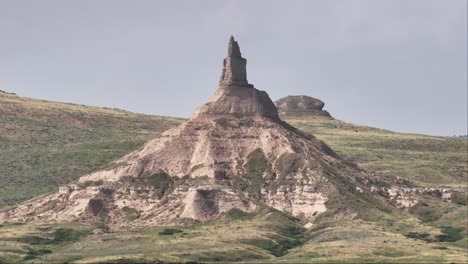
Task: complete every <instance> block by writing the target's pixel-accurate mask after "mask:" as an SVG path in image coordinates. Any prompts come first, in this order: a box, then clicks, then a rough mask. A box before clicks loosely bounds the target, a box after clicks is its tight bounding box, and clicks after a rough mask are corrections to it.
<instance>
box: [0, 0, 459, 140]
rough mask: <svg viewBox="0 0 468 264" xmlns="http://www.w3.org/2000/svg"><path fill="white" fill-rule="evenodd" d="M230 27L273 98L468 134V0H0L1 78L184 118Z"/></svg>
mask: <svg viewBox="0 0 468 264" xmlns="http://www.w3.org/2000/svg"><path fill="white" fill-rule="evenodd" d="M231 34H233V35H234V36H235V38H236V40H238V41H239V45H240V47H241V51H242V54H243V56H244V57H245V58H247V60H248V63H247V70H248V79H249V82H250V83H252V84H254V85H255V87H256V88H258V89H260V90H265V91H267V92H268V93H269V94H270V96H271V98H272V99H273V100H276V99H279V98H281V97H283V96H287V95H301V94H304V95H309V96H313V97H317V98H320V99H322V100H323V101H324V102H325V103H326V106H325V108H326V109H327V110H328V111H329V112H330V113H331V114H332V115H333V116H335V117H336V118H339V119H342V120H345V121H349V122H353V123H358V124H365V125H370V126H375V127H381V128H386V129H391V130H395V131H402V132H417V133H425V134H433V135H453V134H466V133H467V132H466V131H467V1H466V0H438V1H430V0H419V1H418V0H388V1H384V0H380V1H377V0H368V1H358V0H343V1H330V0H326V1H325V0H323V1H315V0H305V1H299V0H292V1H269V0H261V1H260V0H258V1H255V0H249V1H247V0H244V1H242V0H238V1H229V0H223V1H221V0H212V1H189V0H187V1H155V0H152V1H139V0H137V1H135V0H132V1H130V0H127V1H116V0H108V1H105V0H99V1H96V0H89V1H84V0H80V1H78V0H77V1H61V0H56V1H48V0H41V1H34V0H30V1H22V0H10V1H7V0H0V89H1V90H6V91H9V92H15V93H18V94H19V95H21V96H27V97H33V98H41V99H48V100H55V101H64V102H74V103H80V104H87V105H96V106H107V107H118V108H122V109H126V110H130V111H135V112H141V113H148V114H158V115H170V116H180V117H188V116H190V114H191V113H192V111H193V110H194V109H195V108H196V107H198V106H200V105H201V104H203V103H204V102H205V101H207V100H208V99H209V98H210V97H211V96H212V95H213V93H214V90H215V88H216V86H217V84H218V80H219V77H220V74H221V66H222V60H223V58H224V57H225V55H226V52H227V43H228V40H229V36H230V35H231Z"/></svg>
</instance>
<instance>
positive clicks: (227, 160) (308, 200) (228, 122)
mask: <svg viewBox="0 0 468 264" xmlns="http://www.w3.org/2000/svg"><path fill="white" fill-rule="evenodd" d="M245 66H246V60H245V59H244V58H242V56H241V53H240V49H239V46H238V44H237V42H236V41H235V40H234V38H231V40H230V42H229V49H228V56H227V58H226V59H225V60H224V65H223V72H222V76H221V80H220V83H219V86H218V89H217V90H216V93H215V95H214V97H213V98H212V99H211V100H210V101H209V102H208V103H206V104H205V105H203V106H201V107H200V108H199V109H198V110H197V111H195V113H194V114H193V116H192V118H191V119H189V120H187V121H186V122H184V123H182V124H181V125H179V126H177V127H175V128H173V129H170V130H168V131H166V132H165V133H164V134H163V135H162V136H161V137H160V138H157V139H154V140H151V141H149V142H147V143H146V144H145V145H144V146H143V147H142V148H141V149H139V150H137V151H135V152H133V153H130V154H128V155H126V156H124V157H122V158H121V159H118V160H116V161H114V162H113V163H112V164H109V166H108V168H106V169H102V170H99V171H96V172H93V173H90V174H88V175H84V176H82V177H81V178H80V179H79V181H78V182H77V183H75V184H72V185H70V186H65V187H61V188H60V190H59V192H57V193H54V194H51V195H48V196H45V197H41V198H38V199H35V200H33V201H29V202H27V203H24V204H22V205H20V206H18V207H16V208H14V209H12V210H8V211H4V212H2V213H0V220H3V221H5V220H24V221H43V222H60V221H80V222H85V223H88V222H93V221H98V222H102V223H103V224H105V225H106V226H108V227H109V228H114V229H117V228H122V227H128V226H144V225H178V224H186V223H188V222H190V221H194V220H200V221H204V220H208V219H213V218H217V217H220V216H222V215H223V214H226V213H227V212H229V210H232V209H236V210H241V211H244V212H252V211H255V210H256V209H257V207H259V206H260V207H265V206H267V207H271V208H275V209H278V210H281V211H285V212H287V213H290V214H292V215H294V216H298V217H302V218H305V219H307V220H308V221H311V222H313V220H314V219H315V218H316V217H317V216H318V215H319V214H321V213H323V212H326V211H327V210H328V208H327V206H326V203H327V202H328V201H329V200H330V199H331V197H336V196H337V195H338V192H341V193H342V192H344V191H343V190H341V191H339V190H337V188H335V185H334V183H333V182H336V181H343V182H346V184H353V185H356V186H361V187H359V189H360V190H361V193H362V192H370V191H369V190H368V189H366V187H365V186H364V183H367V182H369V181H371V180H370V177H369V175H367V174H366V173H365V172H364V171H362V170H360V169H359V168H357V167H356V166H355V165H352V164H350V163H348V162H346V161H343V160H342V159H341V158H340V157H339V156H338V155H337V154H336V153H335V152H333V150H331V149H330V148H329V147H328V146H327V145H326V144H325V143H323V142H322V141H320V140H318V139H316V138H315V137H314V136H312V135H309V134H306V133H303V132H300V131H298V130H296V129H295V128H293V127H291V126H289V125H288V124H286V123H285V122H283V121H281V120H280V118H279V117H278V112H277V110H276V107H275V105H274V104H273V102H272V101H271V99H270V98H269V96H268V94H267V93H266V92H264V91H259V90H257V89H255V88H254V86H253V85H251V84H249V83H248V82H247V79H246V71H245Z"/></svg>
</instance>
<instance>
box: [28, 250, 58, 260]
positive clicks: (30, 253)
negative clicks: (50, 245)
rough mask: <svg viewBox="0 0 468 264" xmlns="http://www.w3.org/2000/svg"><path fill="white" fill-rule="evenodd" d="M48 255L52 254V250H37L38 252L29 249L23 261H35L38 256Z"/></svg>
mask: <svg viewBox="0 0 468 264" xmlns="http://www.w3.org/2000/svg"><path fill="white" fill-rule="evenodd" d="M50 253H52V250H50V249H39V250H35V249H29V251H28V253H27V254H26V256H24V257H23V260H30V259H35V258H37V257H39V256H42V255H45V254H50Z"/></svg>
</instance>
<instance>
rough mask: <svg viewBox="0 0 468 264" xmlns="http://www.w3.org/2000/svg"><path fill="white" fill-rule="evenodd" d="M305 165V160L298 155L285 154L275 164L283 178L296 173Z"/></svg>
mask: <svg viewBox="0 0 468 264" xmlns="http://www.w3.org/2000/svg"><path fill="white" fill-rule="evenodd" d="M303 165H304V160H303V159H302V157H301V155H299V154H297V153H283V154H282V155H281V156H279V158H278V159H277V160H276V162H275V168H276V170H277V171H278V172H279V174H280V175H281V176H287V175H290V174H292V173H296V172H297V171H298V170H299V169H300V168H301V167H302V166H303Z"/></svg>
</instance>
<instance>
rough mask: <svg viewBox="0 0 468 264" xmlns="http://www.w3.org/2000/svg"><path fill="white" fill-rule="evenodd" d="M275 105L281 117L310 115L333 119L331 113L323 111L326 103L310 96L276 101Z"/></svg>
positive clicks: (298, 96)
mask: <svg viewBox="0 0 468 264" xmlns="http://www.w3.org/2000/svg"><path fill="white" fill-rule="evenodd" d="M275 105H276V108H277V109H278V112H279V113H280V114H281V115H304V114H308V115H317V116H328V117H331V116H330V113H328V112H327V111H325V110H323V107H324V106H325V103H324V102H322V101H321V100H319V99H316V98H313V97H310V96H305V95H297V96H286V97H284V98H281V99H279V100H277V101H275Z"/></svg>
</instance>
